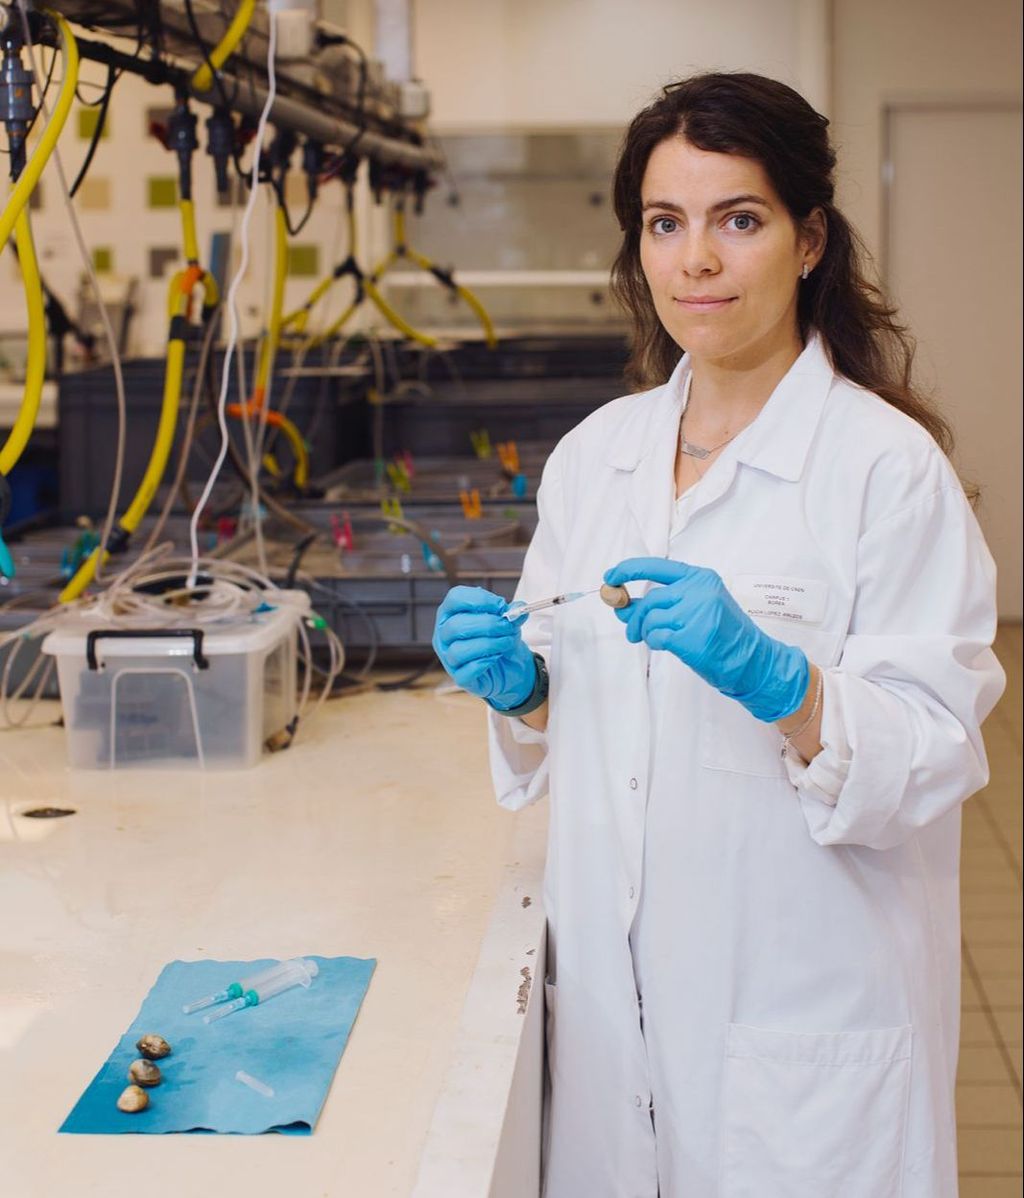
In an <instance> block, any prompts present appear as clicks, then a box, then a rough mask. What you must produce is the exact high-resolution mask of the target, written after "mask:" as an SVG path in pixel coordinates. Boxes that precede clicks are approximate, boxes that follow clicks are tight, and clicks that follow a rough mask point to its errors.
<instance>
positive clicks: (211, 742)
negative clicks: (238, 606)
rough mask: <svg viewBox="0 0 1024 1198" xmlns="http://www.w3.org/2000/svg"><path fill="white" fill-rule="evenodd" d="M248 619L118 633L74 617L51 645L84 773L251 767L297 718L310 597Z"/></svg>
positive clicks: (73, 758) (291, 595)
mask: <svg viewBox="0 0 1024 1198" xmlns="http://www.w3.org/2000/svg"><path fill="white" fill-rule="evenodd" d="M286 594H287V596H288V602H287V603H282V604H281V605H280V606H278V607H275V608H274V609H272V610H270V611H267V612H263V613H260V614H259V615H257V616H254V617H252V618H250V619H247V620H245V621H237V622H234V623H231V624H226V625H224V624H219V625H206V626H205V627H196V628H175V629H168V628H156V629H136V628H129V629H125V628H114V627H112V626H110V625H104V624H101V623H99V622H98V621H97V620H95V619H89V618H88V617H84V616H78V615H75V614H73V613H69V616H68V619H67V621H66V623H65V625H64V626H62V627H60V628H58V629H56V630H54V631H53V632H51V633H50V635H49V636H48V637H47V638H46V640H45V641H44V642H43V652H44V653H49V654H52V655H53V656H54V657H56V659H57V673H58V677H59V680H60V695H61V704H62V706H63V710H64V726H65V728H66V730H67V745H68V761H69V763H70V765H71V766H72V767H73V768H75V769H106V768H115V767H116V768H119V769H120V768H133V767H137V766H147V767H163V768H176V767H180V766H198V767H201V768H206V769H242V768H246V767H249V766H253V765H256V763H257V762H258V761H259V759H260V754H261V751H262V747H263V743H264V741H265V740H266V739H267V738H268V737H269V736H271V735H273V734H274V733H276V732H279V731H281V730H282V729H284V728H286V727H287V726H288V724H289V723H290V722H291V721H292V720H293V719H294V717H295V714H296V674H297V665H296V627H297V624H298V621H299V620H300V619H302V617H303V616H304V615H305V614H306V613H307V612H308V611H309V601H308V599H307V597H306V595H305V593H303V592H298V591H290V592H286Z"/></svg>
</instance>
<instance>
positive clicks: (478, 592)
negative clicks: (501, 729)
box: [432, 587, 537, 711]
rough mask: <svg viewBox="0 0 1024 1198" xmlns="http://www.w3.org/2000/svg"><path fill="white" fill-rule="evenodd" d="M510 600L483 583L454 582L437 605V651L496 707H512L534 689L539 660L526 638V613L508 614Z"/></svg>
mask: <svg viewBox="0 0 1024 1198" xmlns="http://www.w3.org/2000/svg"><path fill="white" fill-rule="evenodd" d="M507 609H508V603H507V602H506V601H505V600H504V599H502V597H501V596H500V595H495V594H493V593H492V592H491V591H485V590H484V589H483V587H452V589H451V590H450V591H449V592H448V594H447V595H445V597H444V600H443V601H442V603H441V606H440V607H439V608H438V609H437V619H436V620H435V622H434V639H433V642H432V644H433V646H434V652H435V653H436V654H437V656H438V657H439V658H440V659H441V665H443V666H444V668H445V669H446V670H447V671H448V673H449V674H450V675H451V676H452V678H453V679H454V680H455V681H456V682H457V683H458V684H459V686H461V687H462V688H463V690H467V691H469V692H470V694H473V695H479V696H480V698H481V699H483V700H485V701H486V702H487V703H489V704H490V705H491V707H493V708H494V709H495V710H496V711H510V710H511V709H512V708H513V707H518V706H519V705H520V704H522V703H525V702H526V700H527V699H528V698H529V697H530V695H531V694H532V693H533V686H534V682H535V681H536V678H537V663H536V662H535V661H534V660H533V654H532V653H531V652H530V650H529V649H528V648H527V647H526V645H525V643H524V642H523V638H522V635H521V633H520V631H519V629H520V627H521V626H522V625H523V624H524V623H525V622H526V619H527V617H526V616H523V617H522V618H521V619H519V620H506V619H504V618H503V617H502V614H501V613H502V612H503V611H506V610H507Z"/></svg>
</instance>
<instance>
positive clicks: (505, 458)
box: [495, 441, 519, 474]
mask: <svg viewBox="0 0 1024 1198" xmlns="http://www.w3.org/2000/svg"><path fill="white" fill-rule="evenodd" d="M495 448H496V449H497V451H498V460H499V461H500V462H501V465H502V468H503V469H504V471H505V473H506V474H518V473H519V448H518V446H517V445H516V443H515V441H502V442H500V443H499V444H498V445H496V446H495Z"/></svg>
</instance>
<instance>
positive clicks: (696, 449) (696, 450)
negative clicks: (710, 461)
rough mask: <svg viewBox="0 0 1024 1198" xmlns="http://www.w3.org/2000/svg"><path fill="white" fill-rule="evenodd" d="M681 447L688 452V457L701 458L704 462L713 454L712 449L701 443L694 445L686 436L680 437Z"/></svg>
mask: <svg viewBox="0 0 1024 1198" xmlns="http://www.w3.org/2000/svg"><path fill="white" fill-rule="evenodd" d="M679 448H680V450H681V451H682V452H683V453H685V454H686V456H687V457H688V458H699V459H700V460H701V461H702V462H703V461H704V459H705V458H707V457H710V456H711V450H710V449H704V448H703V447H702V446H700V445H694V444H693V442H692V441H687V439H686V438H685V437H680V438H679Z"/></svg>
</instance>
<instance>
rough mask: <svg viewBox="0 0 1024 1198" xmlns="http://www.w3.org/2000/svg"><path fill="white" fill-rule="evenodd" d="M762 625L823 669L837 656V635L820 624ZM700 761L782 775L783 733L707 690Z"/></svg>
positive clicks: (772, 622) (719, 767) (745, 771)
mask: <svg viewBox="0 0 1024 1198" xmlns="http://www.w3.org/2000/svg"><path fill="white" fill-rule="evenodd" d="M764 630H765V632H767V633H768V634H769V635H770V636H774V637H777V638H778V639H779V640H780V641H783V642H785V643H786V644H787V645H795V646H796V647H797V648H798V649H802V650H803V651H804V653H805V654H806V655H807V658H808V660H809V661H811V662H813V663H814V664H815V665H816V666H821V667H822V668H823V669H828V668H829V667H830V666H833V665H835V664H836V662H837V661H838V660H839V655H840V649H841V645H842V636H841V634H840V633H838V632H830V631H827V630H826V629H824V628H807V627H805V626H804V625H802V624H798V623H793V624H786V625H782V626H781V627H780V626H779V623H778V621H775V620H768V621H765V623H764ZM700 763H701V765H702V766H704V767H705V768H706V769H711V770H723V771H725V772H727V773H733V774H749V775H753V776H754V777H758V778H787V779H788V774H787V773H786V766H785V763H784V762H783V760H782V737H781V736H780V734H779V730H778V729H777V728H776V727H775V725H774V724H765V723H762V721H761V720H757V719H755V718H754V717H753V716H752V715H751V714H750V712H749V711H747V709H746V708H745V707H743V706H742V705H741V704H739V703H737V702H736V700H735V699H729V698H727V697H726V696H725V695H722V694H719V693H718V691H712V692H711V694H709V695H708V696H707V701H706V702H705V704H704V705H703V711H702V713H701V734H700Z"/></svg>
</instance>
